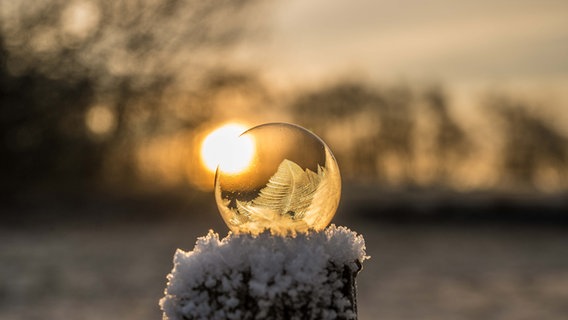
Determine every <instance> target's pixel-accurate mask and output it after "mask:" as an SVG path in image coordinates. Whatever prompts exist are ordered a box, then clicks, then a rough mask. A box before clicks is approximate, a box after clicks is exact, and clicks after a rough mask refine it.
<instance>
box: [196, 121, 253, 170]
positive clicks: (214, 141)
mask: <svg viewBox="0 0 568 320" xmlns="http://www.w3.org/2000/svg"><path fill="white" fill-rule="evenodd" d="M246 129H247V128H246V127H245V126H243V125H240V124H234V123H231V124H226V125H224V126H222V127H220V128H218V129H215V130H214V131H213V132H211V133H210V134H209V135H207V137H205V139H204V140H203V143H202V145H201V160H202V161H203V164H204V165H205V167H206V168H207V169H208V170H209V171H211V172H214V171H215V170H216V169H217V166H219V168H220V170H222V171H223V172H224V173H227V174H236V173H239V172H241V171H243V170H245V169H246V168H247V167H248V166H249V165H250V163H251V160H252V157H253V153H254V142H253V140H252V138H250V137H249V138H239V135H240V134H241V133H243V132H244V131H245V130H246Z"/></svg>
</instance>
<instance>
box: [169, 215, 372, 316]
mask: <svg viewBox="0 0 568 320" xmlns="http://www.w3.org/2000/svg"><path fill="white" fill-rule="evenodd" d="M367 258H368V257H367V256H366V254H365V241H364V239H363V237H362V236H361V235H357V234H356V233H355V232H353V231H351V230H349V229H347V228H345V227H336V226H335V225H331V226H330V227H328V228H327V229H326V230H324V231H320V232H310V233H308V234H298V235H297V236H296V237H293V238H292V237H281V236H273V235H270V233H268V232H265V233H262V234H260V235H258V236H252V235H248V234H229V235H228V236H227V237H226V238H224V239H221V240H220V239H219V235H218V234H216V233H214V232H213V231H209V234H207V236H205V237H201V238H199V239H198V240H197V243H196V245H195V248H194V249H193V251H190V252H184V251H181V250H178V251H177V252H176V254H175V257H174V268H173V270H172V273H171V274H170V275H168V280H169V282H168V286H167V289H166V292H165V293H166V295H165V297H164V298H163V299H162V300H161V301H160V305H161V307H162V310H163V311H164V319H171V320H182V319H354V318H356V310H354V307H355V306H354V305H353V304H354V301H353V300H354V292H353V290H354V288H353V282H352V281H353V278H354V275H355V274H356V273H357V272H358V271H359V269H360V266H361V263H362V262H363V261H364V260H365V259H367Z"/></svg>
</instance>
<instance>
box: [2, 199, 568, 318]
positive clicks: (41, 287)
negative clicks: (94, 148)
mask: <svg viewBox="0 0 568 320" xmlns="http://www.w3.org/2000/svg"><path fill="white" fill-rule="evenodd" d="M119 203H120V202H118V203H117V202H110V203H104V202H102V204H101V202H99V204H98V205H92V204H91V205H89V206H83V205H82V204H75V205H73V206H70V207H65V208H62V207H57V208H55V207H53V206H52V207H53V208H52V209H49V206H48V207H47V208H46V212H45V215H44V216H41V215H31V216H28V217H26V219H18V218H17V215H18V214H21V211H12V212H9V211H4V213H5V214H6V215H4V217H8V216H9V215H8V213H9V214H10V215H11V216H12V218H11V219H10V220H8V221H9V224H8V225H4V226H2V227H0V261H1V264H0V318H1V319H5V320H21V319H78V320H81V319H137V320H140V319H160V318H161V312H160V310H159V307H158V300H159V299H160V298H161V297H162V295H163V290H164V288H165V284H166V278H165V277H166V275H167V274H168V272H169V271H170V270H171V267H172V261H171V258H172V256H173V253H174V251H175V250H176V248H182V249H184V250H190V249H191V248H192V247H193V243H194V242H195V239H196V237H198V236H201V235H205V234H206V233H207V230H208V229H210V228H212V229H214V230H216V231H218V232H219V233H221V234H224V233H226V232H227V229H226V227H225V226H224V225H223V223H222V221H221V219H220V217H219V215H218V214H217V212H216V209H215V208H214V207H212V206H211V205H202V206H200V207H199V208H196V207H188V206H174V205H171V206H163V207H164V208H162V210H164V212H165V213H164V214H163V215H158V214H149V212H151V211H156V210H158V208H160V206H157V207H155V208H154V207H149V206H145V205H137V206H134V207H133V206H130V205H123V206H120V205H119ZM16 209H17V208H15V207H12V208H11V209H9V210H16ZM18 210H19V209H18ZM49 210H59V211H60V212H61V211H65V210H67V211H69V212H68V213H67V216H65V215H63V216H65V217H66V218H65V219H62V218H61V214H59V215H56V214H54V213H53V212H50V211H49ZM73 210H77V211H73ZM97 210H100V211H101V212H105V214H99V215H97V214H96V212H97ZM136 210H139V213H137V212H136ZM166 211H167V212H166ZM79 212H82V214H83V216H82V217H79V216H78V215H79ZM124 212H127V213H124ZM154 213H155V212H154ZM55 216H58V217H59V218H57V219H56V218H54V217H55ZM24 220H25V221H24ZM336 223H337V224H341V225H346V226H348V227H350V228H351V229H353V230H355V231H357V232H359V233H362V234H363V235H364V236H365V239H366V242H367V250H368V254H369V255H370V256H371V257H372V258H371V260H368V261H367V262H366V263H365V264H364V267H363V270H362V271H361V273H360V274H359V276H358V308H359V310H358V313H359V319H393V320H395V319H562V318H563V317H564V316H565V315H566V314H567V313H568V306H567V305H566V301H568V254H566V252H567V251H566V248H568V233H567V232H566V227H565V226H562V225H560V226H555V225H551V224H536V225H534V224H510V225H508V224H504V223H494V222H489V221H481V222H475V223H429V222H424V221H423V222H405V223H400V222H392V221H390V222H389V221H385V220H381V219H371V218H369V217H368V216H365V217H363V216H361V215H359V214H357V212H353V210H351V211H350V210H348V208H345V206H344V207H343V208H342V209H341V212H340V213H339V214H338V217H337V220H336Z"/></svg>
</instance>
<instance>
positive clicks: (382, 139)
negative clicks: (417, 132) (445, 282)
mask: <svg viewBox="0 0 568 320" xmlns="http://www.w3.org/2000/svg"><path fill="white" fill-rule="evenodd" d="M411 101H412V94H411V92H410V90H409V89H407V88H405V87H397V88H392V89H391V90H385V91H379V90H378V89H374V88H370V87H368V86H366V85H364V84H361V83H353V82H340V83H338V84H336V85H333V86H330V87H325V88H323V89H320V90H317V91H315V92H305V93H301V94H299V96H298V98H297V99H296V100H295V101H294V102H293V103H292V106H291V109H292V110H293V111H294V113H295V114H296V115H297V117H298V121H299V122H300V123H302V124H304V125H306V126H307V127H309V128H312V129H313V130H314V131H316V132H318V133H319V132H321V134H322V136H323V138H324V139H325V140H326V141H329V143H330V145H331V147H332V149H333V150H336V156H337V158H338V160H339V162H340V163H341V165H342V168H344V170H343V171H344V173H345V175H346V176H347V177H351V178H357V179H371V180H374V179H376V178H382V177H384V176H385V175H387V172H386V171H388V170H390V169H389V166H390V167H392V165H393V162H396V163H398V164H401V166H402V172H401V173H399V174H398V175H399V177H397V179H398V180H399V181H398V182H399V183H400V182H402V183H405V182H408V179H409V175H410V170H409V164H410V162H411V159H412V156H413V148H412V131H413V127H414V120H413V116H414V114H413V110H412V106H411ZM395 165H397V164H395ZM399 171H400V170H399Z"/></svg>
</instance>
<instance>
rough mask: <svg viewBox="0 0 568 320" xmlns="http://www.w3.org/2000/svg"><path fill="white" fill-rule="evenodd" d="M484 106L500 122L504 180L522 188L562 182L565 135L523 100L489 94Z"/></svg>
mask: <svg viewBox="0 0 568 320" xmlns="http://www.w3.org/2000/svg"><path fill="white" fill-rule="evenodd" d="M488 108H490V110H491V111H492V112H493V113H494V114H496V115H497V116H498V117H499V119H500V121H501V124H502V128H501V129H502V132H503V135H504V136H503V138H504V142H503V147H502V153H503V154H502V157H501V160H502V161H501V167H502V171H503V175H504V179H505V181H506V182H508V183H511V184H513V185H514V186H516V187H525V188H526V187H535V186H538V185H539V184H540V185H542V184H544V185H545V186H544V187H545V188H547V187H551V189H555V188H558V187H559V186H560V185H559V184H562V183H565V182H566V180H567V178H568V139H567V138H566V137H564V136H563V135H562V134H560V132H559V131H558V130H556V129H555V128H554V126H553V125H552V124H551V123H550V122H549V121H547V120H545V119H544V118H541V117H539V116H538V115H536V114H534V113H532V112H529V110H530V109H529V106H528V105H526V104H523V103H516V102H514V101H511V100H510V99H507V98H505V97H493V98H492V99H491V100H490V102H489V104H488ZM546 184H552V186H546ZM560 187H561V186H560ZM564 187H565V185H564Z"/></svg>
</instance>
